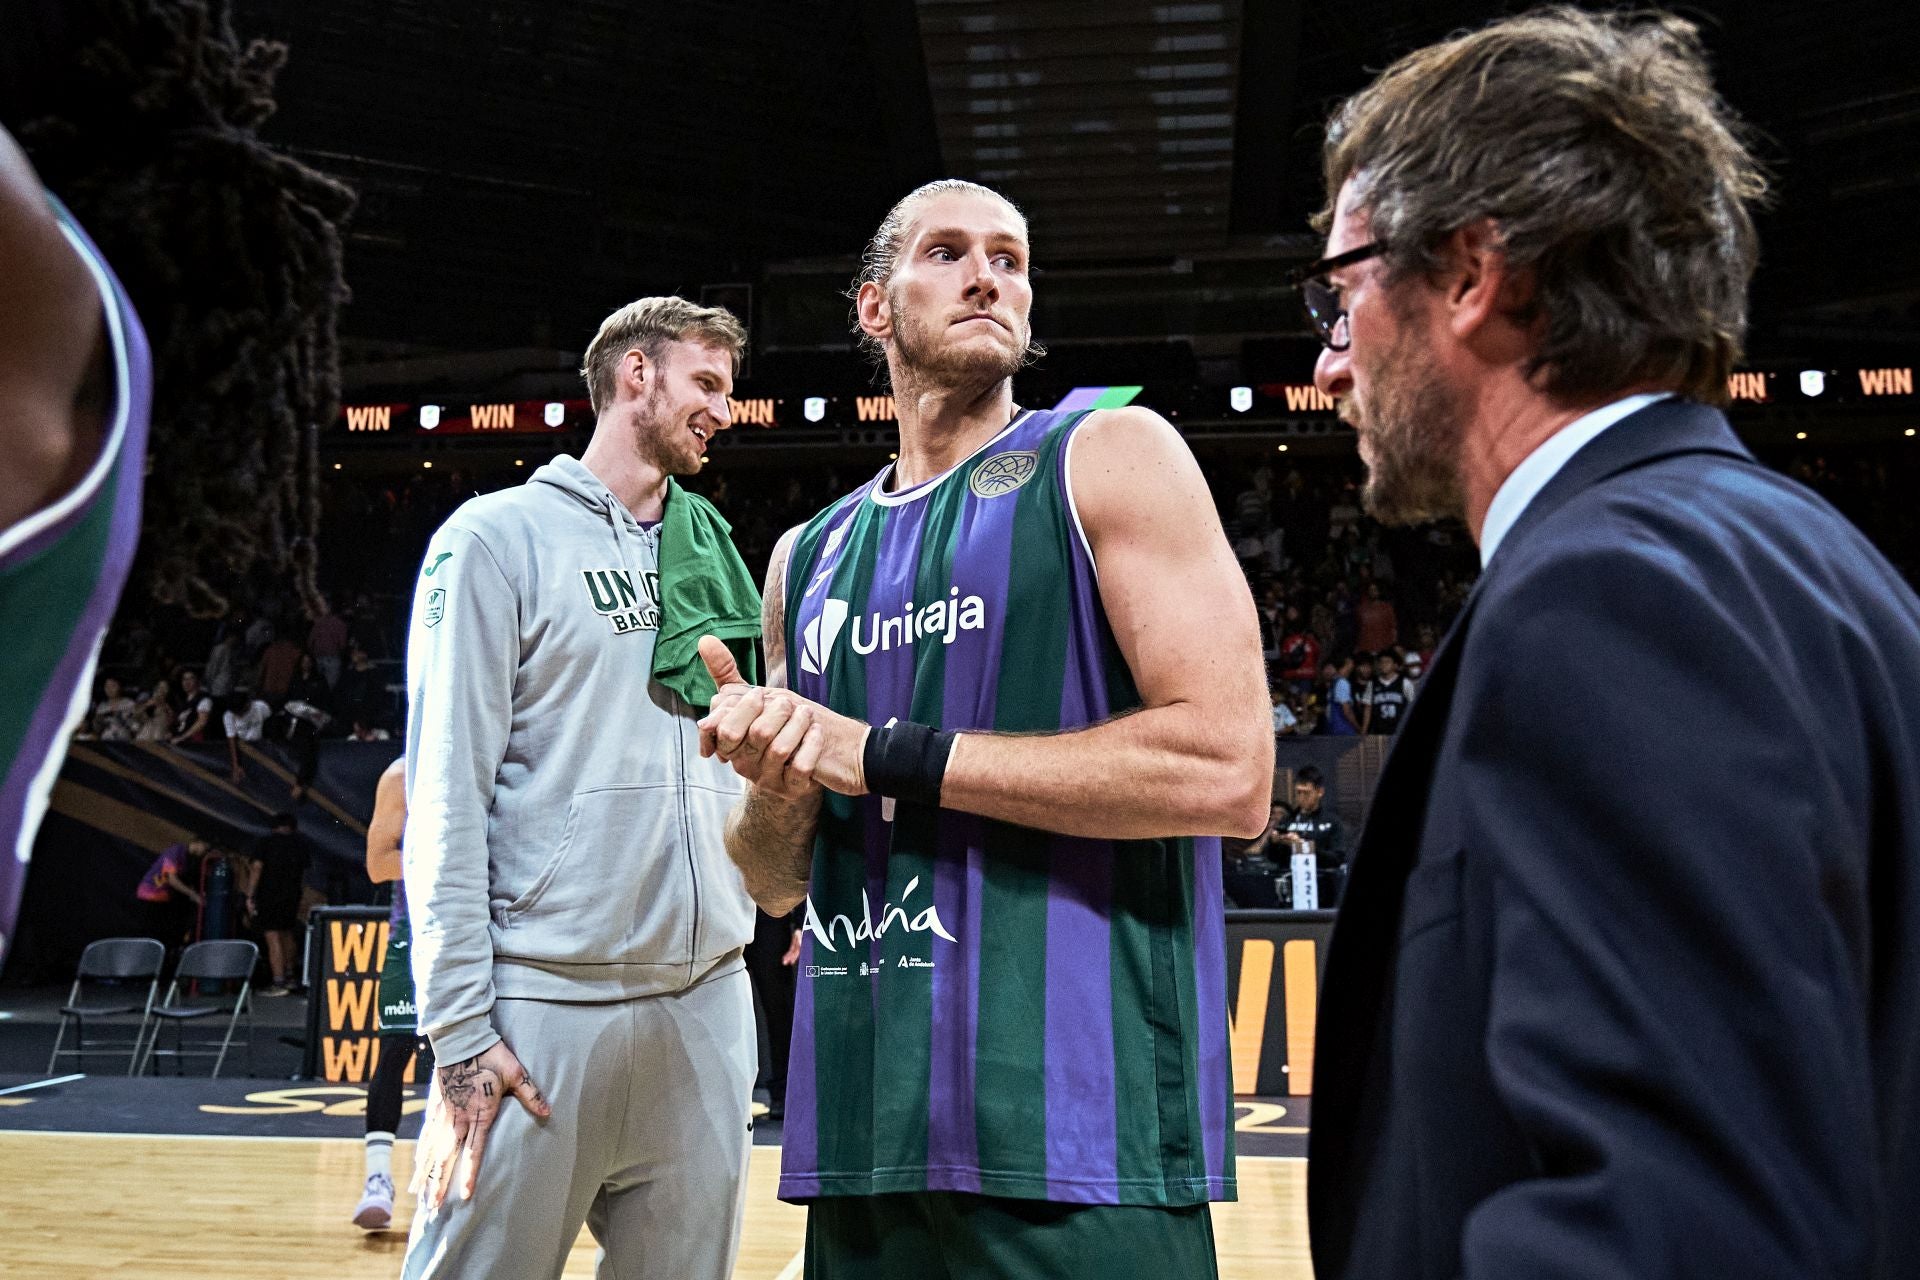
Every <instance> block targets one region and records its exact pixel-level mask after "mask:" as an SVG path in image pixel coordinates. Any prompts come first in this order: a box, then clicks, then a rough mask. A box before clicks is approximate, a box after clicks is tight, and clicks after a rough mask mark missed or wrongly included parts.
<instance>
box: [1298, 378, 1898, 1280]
mask: <svg viewBox="0 0 1920 1280" xmlns="http://www.w3.org/2000/svg"><path fill="white" fill-rule="evenodd" d="M1308 1202H1309V1218H1310V1222H1311V1233H1312V1242H1313V1254H1314V1265H1315V1270H1316V1274H1317V1276H1318V1277H1319V1280H1343V1278H1344V1277H1354V1278H1356V1280H1358V1278H1359V1277H1370V1278H1371V1277H1379V1278H1381V1280H1404V1278H1412V1277H1434V1278H1436V1280H1439V1278H1448V1280H1450V1278H1452V1277H1456V1276H1459V1277H1474V1278H1478V1277H1492V1278H1496V1280H1543V1278H1553V1277H1583V1278H1585V1277H1593V1278H1595V1280H1598V1278H1600V1277H1606V1278H1608V1280H1620V1278H1626V1277H1635V1278H1638V1277H1675V1276H1703V1277H1705V1276H1711V1277H1715V1280H1722V1278H1735V1280H1760V1278H1763V1277H1779V1278H1780V1280H1788V1278H1791V1280H1811V1278H1813V1277H1875V1278H1879V1277H1892V1276H1895V1275H1902V1276H1911V1275H1914V1274H1916V1268H1920V601H1917V600H1916V599H1915V596H1914V594H1913V592H1912V591H1911V590H1910V589H1909V588H1908V587H1907V586H1906V585H1905V584H1904V583H1903V582H1902V581H1901V580H1900V578H1899V577H1898V575H1897V574H1896V573H1895V572H1894V570H1893V569H1892V568H1891V567H1890V566H1889V565H1888V564H1887V562H1886V561H1885V560H1884V559H1883V558H1882V557H1881V556H1880V555H1879V553H1878V552H1876V551H1875V550H1874V549H1873V548H1872V547H1871V546H1869V545H1868V543H1867V542H1866V540H1865V539H1864V538H1862V537H1861V535H1860V534H1859V533H1858V532H1857V531H1856V530H1855V529H1854V528H1853V527H1852V526H1851V525H1849V524H1848V523H1847V522H1846V521H1845V520H1844V519H1843V518H1842V517H1841V516H1840V515H1839V514H1837V513H1836V512H1835V511H1834V510H1833V509H1832V508H1830V507H1829V506H1827V505H1826V503H1824V502H1823V501H1822V500H1821V499H1819V498H1818V497H1816V496H1814V495H1813V494H1812V493H1810V492H1808V491H1807V490H1806V489H1804V488H1803V487H1801V486H1800V485H1798V484H1796V483H1794V482H1793V481H1791V480H1788V479H1786V478H1784V477H1782V476H1779V475H1776V474H1774V473H1772V472H1770V471H1767V470H1766V469H1765V468H1763V467H1761V466H1760V465H1758V464H1757V463H1756V462H1755V461H1754V460H1753V458H1752V457H1751V455H1749V454H1748V453H1747V451H1746V450H1745V448H1743V447H1742V446H1741V444H1740V443H1739V441H1738V440H1737V439H1736V438H1735V437H1734V435H1733V433H1732V431H1731V430H1730V429H1729V428H1728V426H1727V424H1726V420H1725V418H1724V417H1722V416H1721V415H1720V414H1719V413H1718V412H1716V411H1714V410H1711V409H1707V408H1704V407H1701V406H1699V405H1696V404H1690V403H1686V402H1683V401H1665V402H1662V403H1658V404H1655V405H1653V406H1650V407H1648V408H1646V409H1644V410H1642V411H1640V412H1639V413H1636V414H1634V415H1632V416H1631V417H1629V418H1627V419H1625V420H1623V421H1621V422H1620V423H1618V424H1617V425H1615V426H1614V427H1613V428H1611V429H1610V430H1608V431H1606V432H1604V433H1602V434H1601V435H1600V436H1599V437H1597V438H1596V439H1595V440H1593V441H1592V442H1591V443H1589V444H1588V445H1587V446H1586V447H1585V448H1583V449H1582V450H1581V451H1580V452H1579V453H1577V454H1576V455H1575V456H1574V457H1573V458H1572V459H1571V460H1570V461H1569V462H1568V464H1567V465H1566V467H1565V468H1564V469H1563V470H1562V471H1561V472H1560V473H1559V474H1558V475H1557V476H1556V477H1555V478H1554V479H1553V480H1552V481H1550V482H1549V483H1548V485H1547V486H1546V487H1545V488H1544V489H1542V490H1541V492H1540V493H1539V494H1538V495H1537V496H1536V497H1535V499H1534V501H1533V502H1532V504H1531V505H1530V506H1528V507H1527V509H1526V510H1525V512H1524V513H1523V514H1522V516H1521V517H1520V520H1519V521H1518V522H1517V524H1516V525H1515V526H1514V528H1513V529H1512V531H1511V532H1510V533H1509V534H1508V536H1507V538H1506V540H1505V541H1504V542H1503V543H1502V544H1501V546H1500V548H1499V550H1498V551H1497V553H1496V554H1495V556H1494V558H1493V560H1492V562H1491V563H1490V564H1489V565H1488V567H1487V571H1486V573H1485V574H1483V575H1482V577H1481V580H1480V582H1479V584H1478V585H1477V586H1476V587H1475V589H1474V592H1473V594H1472V596H1471V597H1470V598H1469V600H1468V602H1467V604H1466V606H1465V608H1464V609H1463V610H1462V613H1461V617H1460V618H1459V620H1458V621H1457V622H1456V623H1455V624H1454V628H1453V630H1452V632H1451V633H1450V634H1449V636H1448V638H1447V640H1446V642H1445V643H1444V644H1443V645H1442V647H1441V650H1440V652H1439V653H1438V654H1437V655H1436V656H1435V659H1434V662H1433V666H1432V668H1431V670H1430V672H1429V674H1428V677H1427V679H1426V680H1425V681H1424V682H1423V685H1422V689H1421V694H1420V697H1419V699H1418V700H1417V701H1416V702H1415V703H1414V706H1413V709H1412V712H1411V714H1410V715H1409V717H1408V720H1407V723H1406V724H1405V726H1404V727H1403V728H1402V729H1401V732H1400V736H1399V738H1398V740H1397V742H1396V745H1395V747H1394V750H1393V753H1392V755H1391V757H1390V758H1389V760H1388V761H1387V764H1386V767H1385V769H1384V771H1383V773H1382V776H1381V779H1380V784H1379V787H1378V789H1377V791H1376V793H1375V797H1374V800H1373V806H1372V812H1371V816H1370V818H1369V821H1368V824H1367V827H1366V830H1365V833H1364V834H1363V836H1362V839H1361V842H1360V846H1359V848H1358V850H1357V851H1356V853H1355V857H1354V861H1353V864H1352V873H1351V879H1350V882H1349V884H1348V888H1347V895H1346V899H1345V902H1344V905H1343V906H1342V909H1341V912H1340V917H1339V920H1338V923H1337V924H1336V926H1335V929H1334V935H1333V940H1332V943H1331V944H1330V950H1329V953H1328V959H1327V967H1326V976H1325V983H1324V987H1323V989H1322V994H1321V1004H1320V1021H1319V1041H1318V1047H1317V1049H1316V1051H1315V1057H1314V1071H1313V1131H1312V1136H1311V1140H1310V1161H1309V1165H1308Z"/></svg>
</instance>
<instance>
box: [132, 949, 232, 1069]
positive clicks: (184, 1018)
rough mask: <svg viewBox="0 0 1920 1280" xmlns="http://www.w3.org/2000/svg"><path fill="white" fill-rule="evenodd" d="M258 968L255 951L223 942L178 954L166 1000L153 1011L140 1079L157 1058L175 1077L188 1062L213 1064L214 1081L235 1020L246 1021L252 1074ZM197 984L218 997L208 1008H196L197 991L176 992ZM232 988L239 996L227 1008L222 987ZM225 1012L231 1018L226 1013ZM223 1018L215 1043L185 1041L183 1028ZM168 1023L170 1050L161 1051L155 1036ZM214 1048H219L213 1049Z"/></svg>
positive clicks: (209, 1041) (184, 1029)
mask: <svg viewBox="0 0 1920 1280" xmlns="http://www.w3.org/2000/svg"><path fill="white" fill-rule="evenodd" d="M259 963H260V948H259V947H256V946H255V945H254V944H253V943H251V942H243V941H236V940H228V941H222V942H196V943H194V944H193V945H192V946H190V947H188V948H187V949H186V950H185V951H182V952H181V953H180V964H179V966H178V967H177V968H176V969H174V971H173V981H172V982H171V983H169V984H168V985H167V998H166V999H164V1000H162V1001H161V1002H160V1007H159V1008H157V1009H155V1010H154V1011H153V1016H154V1024H153V1035H152V1036H151V1037H150V1038H149V1039H148V1040H147V1054H146V1057H145V1058H144V1059H142V1060H141V1063H140V1068H139V1073H140V1074H141V1075H145V1074H146V1073H147V1071H148V1070H149V1069H150V1068H151V1067H152V1066H153V1060H154V1058H156V1057H162V1058H172V1059H173V1063H174V1073H175V1074H176V1075H177V1074H179V1072H180V1065H181V1063H182V1062H183V1061H184V1060H185V1059H187V1058H212V1059H213V1075H216V1076H217V1075H219V1074H220V1067H221V1064H222V1063H224V1062H226V1060H227V1049H228V1047H229V1046H230V1045H232V1044H233V1029H234V1028H235V1027H236V1026H238V1025H239V1023H240V1015H241V1014H242V1013H244V1014H246V1015H247V1073H248V1074H249V1075H251V1074H252V1073H253V970H254V966H255V965H257V964H259ZM194 982H199V983H201V984H202V985H203V987H205V988H206V990H208V991H213V992H219V993H222V994H219V995H216V996H215V997H214V998H213V999H212V1001H211V1002H210V1003H206V1004H195V1003H192V1001H194V1000H196V999H198V998H200V996H201V995H202V993H201V992H199V991H194V992H191V993H187V992H183V991H182V990H181V987H182V984H192V983H194ZM230 982H237V983H239V984H240V987H239V991H238V993H237V994H235V995H234V997H233V1001H232V1004H231V1005H229V1004H228V1001H227V998H226V996H225V995H224V992H225V991H226V987H227V984H228V983H230ZM229 1008H231V1010H232V1012H231V1013H228V1010H229ZM221 1013H228V1017H227V1030H226V1034H225V1035H223V1036H221V1037H220V1038H219V1039H217V1040H216V1039H212V1038H209V1039H205V1040H187V1039H185V1038H184V1037H185V1035H186V1024H187V1023H189V1022H193V1021H196V1020H198V1019H200V1018H211V1017H214V1016H215V1015H217V1014H221ZM169 1023H171V1024H172V1025H173V1048H171V1049H162V1048H160V1047H159V1046H160V1030H161V1028H162V1027H165V1026H167V1025H168V1024H169ZM189 1045H191V1046H193V1047H192V1048H189V1047H188V1046H189ZM216 1045H218V1046H219V1047H218V1048H215V1047H214V1046H216Z"/></svg>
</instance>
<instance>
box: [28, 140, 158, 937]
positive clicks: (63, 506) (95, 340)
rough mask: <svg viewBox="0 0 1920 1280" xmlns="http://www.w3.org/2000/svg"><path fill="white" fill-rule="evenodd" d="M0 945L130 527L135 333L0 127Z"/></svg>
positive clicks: (105, 278)
mask: <svg viewBox="0 0 1920 1280" xmlns="http://www.w3.org/2000/svg"><path fill="white" fill-rule="evenodd" d="M0 263H5V264H6V266H5V269H4V270H0V404H4V405H5V410H4V412H0V454H4V456H5V457H6V459H7V465H6V467H5V468H0V617H4V618H6V620H7V645H6V651H5V656H4V657H0V769H3V770H4V772H3V773H0V959H4V958H5V956H6V951H7V942H8V940H9V938H11V937H12V934H13V919H14V911H15V910H16V908H17V907H18V906H19V902H20V893H21V890H22V889H23V888H24V886H25V884H26V871H27V858H28V855H29V853H30V852H31V851H32V848H33V837H34V833H35V832H36V831H37V830H38V829H39V826H40V819H41V817H42V816H43V815H44V814H45V813H46V808H47V799H48V796H49V794H50V793H51V792H52V790H53V780H54V776H55V775H56V774H57V773H58V772H59V769H60V762H61V760H63V759H64V758H65V756H66V749H65V748H66V743H67V741H68V739H69V738H70V737H71V736H72V733H73V729H74V726H75V725H76V724H77V723H78V722H79V719H80V717H81V716H82V715H83V714H84V713H85V711H86V709H87V697H88V694H89V693H90V691H91V690H92V688H93V668H94V664H95V662H96V661H97V660H98V658H99V656H100V644H101V641H102V640H103V639H105V637H106V630H107V621H108V619H110V618H111V617H112V616H113V609H114V605H115V603H116V602H117V601H118V600H119V598H120V589H121V587H122V586H123V585H124V584H125V582H126V578H127V571H128V570H129V569H130V568H131V567H132V564H133V548H134V542H135V540H136V539H137V538H138V536H139V531H140V472H141V466H142V460H143V459H144V458H145V456H146V441H147V415H148V407H149V404H150V397H151V392H152V373H151V365H150V364H149V361H148V353H147V341H146V336H145V334H144V332H143V331H142V330H141V327H140V320H139V317H137V316H136V315H135V314H134V311H133V304H132V303H131V302H129V301H128V300H127V295H126V292H125V290H123V289H122V288H121V287H120V283H119V281H118V280H117V279H115V277H114V274H113V271H112V270H111V269H110V268H109V267H108V266H107V263H106V259H105V258H103V257H102V256H101V254H100V251H99V250H98V249H97V248H95V247H94V244H93V242H92V241H91V240H89V239H88V238H87V235H86V233H85V232H83V231H82V230H81V229H80V226H79V224H78V223H77V222H75V221H74V220H73V217H72V215H71V214H69V213H68V212H67V210H66V209H65V207H64V206H62V205H61V204H60V203H59V201H57V200H55V199H54V198H52V197H51V196H50V195H48V194H47V192H46V190H45V189H44V188H43V187H42V186H41V185H40V179H39V177H38V175H36V174H35V173H34V171H33V168H32V166H31V165H29V164H28V163H27V158H26V156H25V155H24V154H22V153H21V151H20V148H19V145H18V144H17V143H15V142H14V140H13V137H12V135H10V134H8V133H7V132H6V131H5V130H4V129H0Z"/></svg>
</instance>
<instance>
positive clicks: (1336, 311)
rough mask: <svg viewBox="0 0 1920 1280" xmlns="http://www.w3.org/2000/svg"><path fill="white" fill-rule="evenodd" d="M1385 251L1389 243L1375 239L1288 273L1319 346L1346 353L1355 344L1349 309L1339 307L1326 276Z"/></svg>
mask: <svg viewBox="0 0 1920 1280" xmlns="http://www.w3.org/2000/svg"><path fill="white" fill-rule="evenodd" d="M1386 251H1387V242H1386V241H1385V240H1375V241H1373V242H1372V243H1371V244H1363V245H1361V246H1360V247H1359V248H1358V249H1349V250H1347V251H1346V252H1345V253H1336V254H1334V255H1333V256H1332V257H1331V258H1322V259H1320V260H1319V261H1318V262H1309V263H1308V264H1307V265H1306V266H1304V267H1296V268H1295V269H1294V270H1292V271H1290V272H1288V273H1287V283H1288V284H1291V285H1293V286H1294V287H1295V288H1297V289H1299V290H1300V299H1301V301H1303V302H1304V303H1306V305H1307V322H1308V323H1309V324H1311V325H1312V326H1313V331H1314V332H1315V333H1316V334H1318V335H1319V336H1320V345H1321V346H1323V347H1325V348H1326V349H1327V350H1329V351H1345V350H1346V349H1347V348H1348V347H1349V346H1350V345H1352V335H1351V334H1350V333H1349V332H1348V329H1347V309H1346V308H1345V307H1343V306H1341V305H1340V295H1339V294H1338V293H1336V292H1335V291H1334V288H1333V285H1332V284H1330V283H1329V282H1328V280H1327V277H1328V276H1329V275H1330V274H1332V273H1333V272H1335V271H1338V270H1339V269H1340V268H1342V267H1350V266H1352V265H1353V264H1354V263H1356V262H1365V261H1366V260H1367V259H1368V258H1377V257H1379V256H1380V255H1381V254H1383V253H1385V252H1386Z"/></svg>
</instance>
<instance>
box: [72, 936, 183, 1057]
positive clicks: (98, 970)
mask: <svg viewBox="0 0 1920 1280" xmlns="http://www.w3.org/2000/svg"><path fill="white" fill-rule="evenodd" d="M166 960H167V949H166V947H164V946H162V945H161V944H160V943H159V942H157V941H155V940H154V939H152V938H102V939H101V940H100V941H98V942H90V943H88V944H87V949H86V950H85V951H82V952H81V953H80V969H79V971H78V972H77V973H75V974H74V977H73V990H72V991H70V992H68V994H67V1002H66V1004H64V1005H62V1006H61V1007H60V1030H59V1031H58V1032H56V1033H55V1035H54V1037H53V1056H52V1057H50V1058H48V1059H47V1074H48V1075H52V1074H53V1072H54V1068H55V1067H56V1066H57V1065H58V1064H59V1062H60V1059H61V1058H63V1057H69V1058H70V1057H75V1056H79V1055H84V1054H86V1053H88V1052H104V1051H106V1050H114V1051H118V1050H121V1049H125V1050H128V1055H127V1074H128V1075H132V1074H133V1068H134V1064H135V1063H137V1062H138V1061H139V1060H140V1047H141V1045H142V1044H144V1043H145V1042H146V1037H147V1026H148V1024H149V1023H151V1022H152V1021H153V999H154V997H155V996H156V995H158V994H159V991H160V966H161V965H163V964H165V963H166ZM142 979H144V980H145V981H146V984H147V992H146V997H145V998H144V999H143V1000H140V1001H139V1002H137V1003H135V1002H132V1001H131V1000H129V999H128V997H130V996H131V995H132V993H133V991H137V990H139V988H138V986H134V987H133V989H132V991H128V990H126V987H127V986H128V985H129V984H136V983H138V982H140V981H141V980H142ZM88 983H97V984H99V987H100V988H104V989H105V990H119V991H120V992H121V995H120V998H119V999H118V1000H116V1001H112V1002H107V1001H87V1002H84V1003H83V1002H82V1001H81V998H80V997H81V994H82V991H83V989H84V988H86V986H87V984H88ZM102 994H104V991H103V992H102ZM132 1013H137V1014H139V1015H140V1025H139V1027H138V1028H136V1029H135V1031H134V1033H133V1039H132V1040H106V1039H99V1038H95V1039H92V1040H89V1039H87V1019H88V1018H118V1017H125V1016H126V1015H128V1014H132ZM69 1022H71V1023H73V1024H74V1029H75V1034H76V1039H75V1047H74V1048H71V1049H63V1048H61V1045H62V1044H64V1043H65V1042H66V1038H67V1024H68V1023H69ZM81 1065H82V1066H85V1065H86V1060H85V1058H84V1057H82V1058H81Z"/></svg>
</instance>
